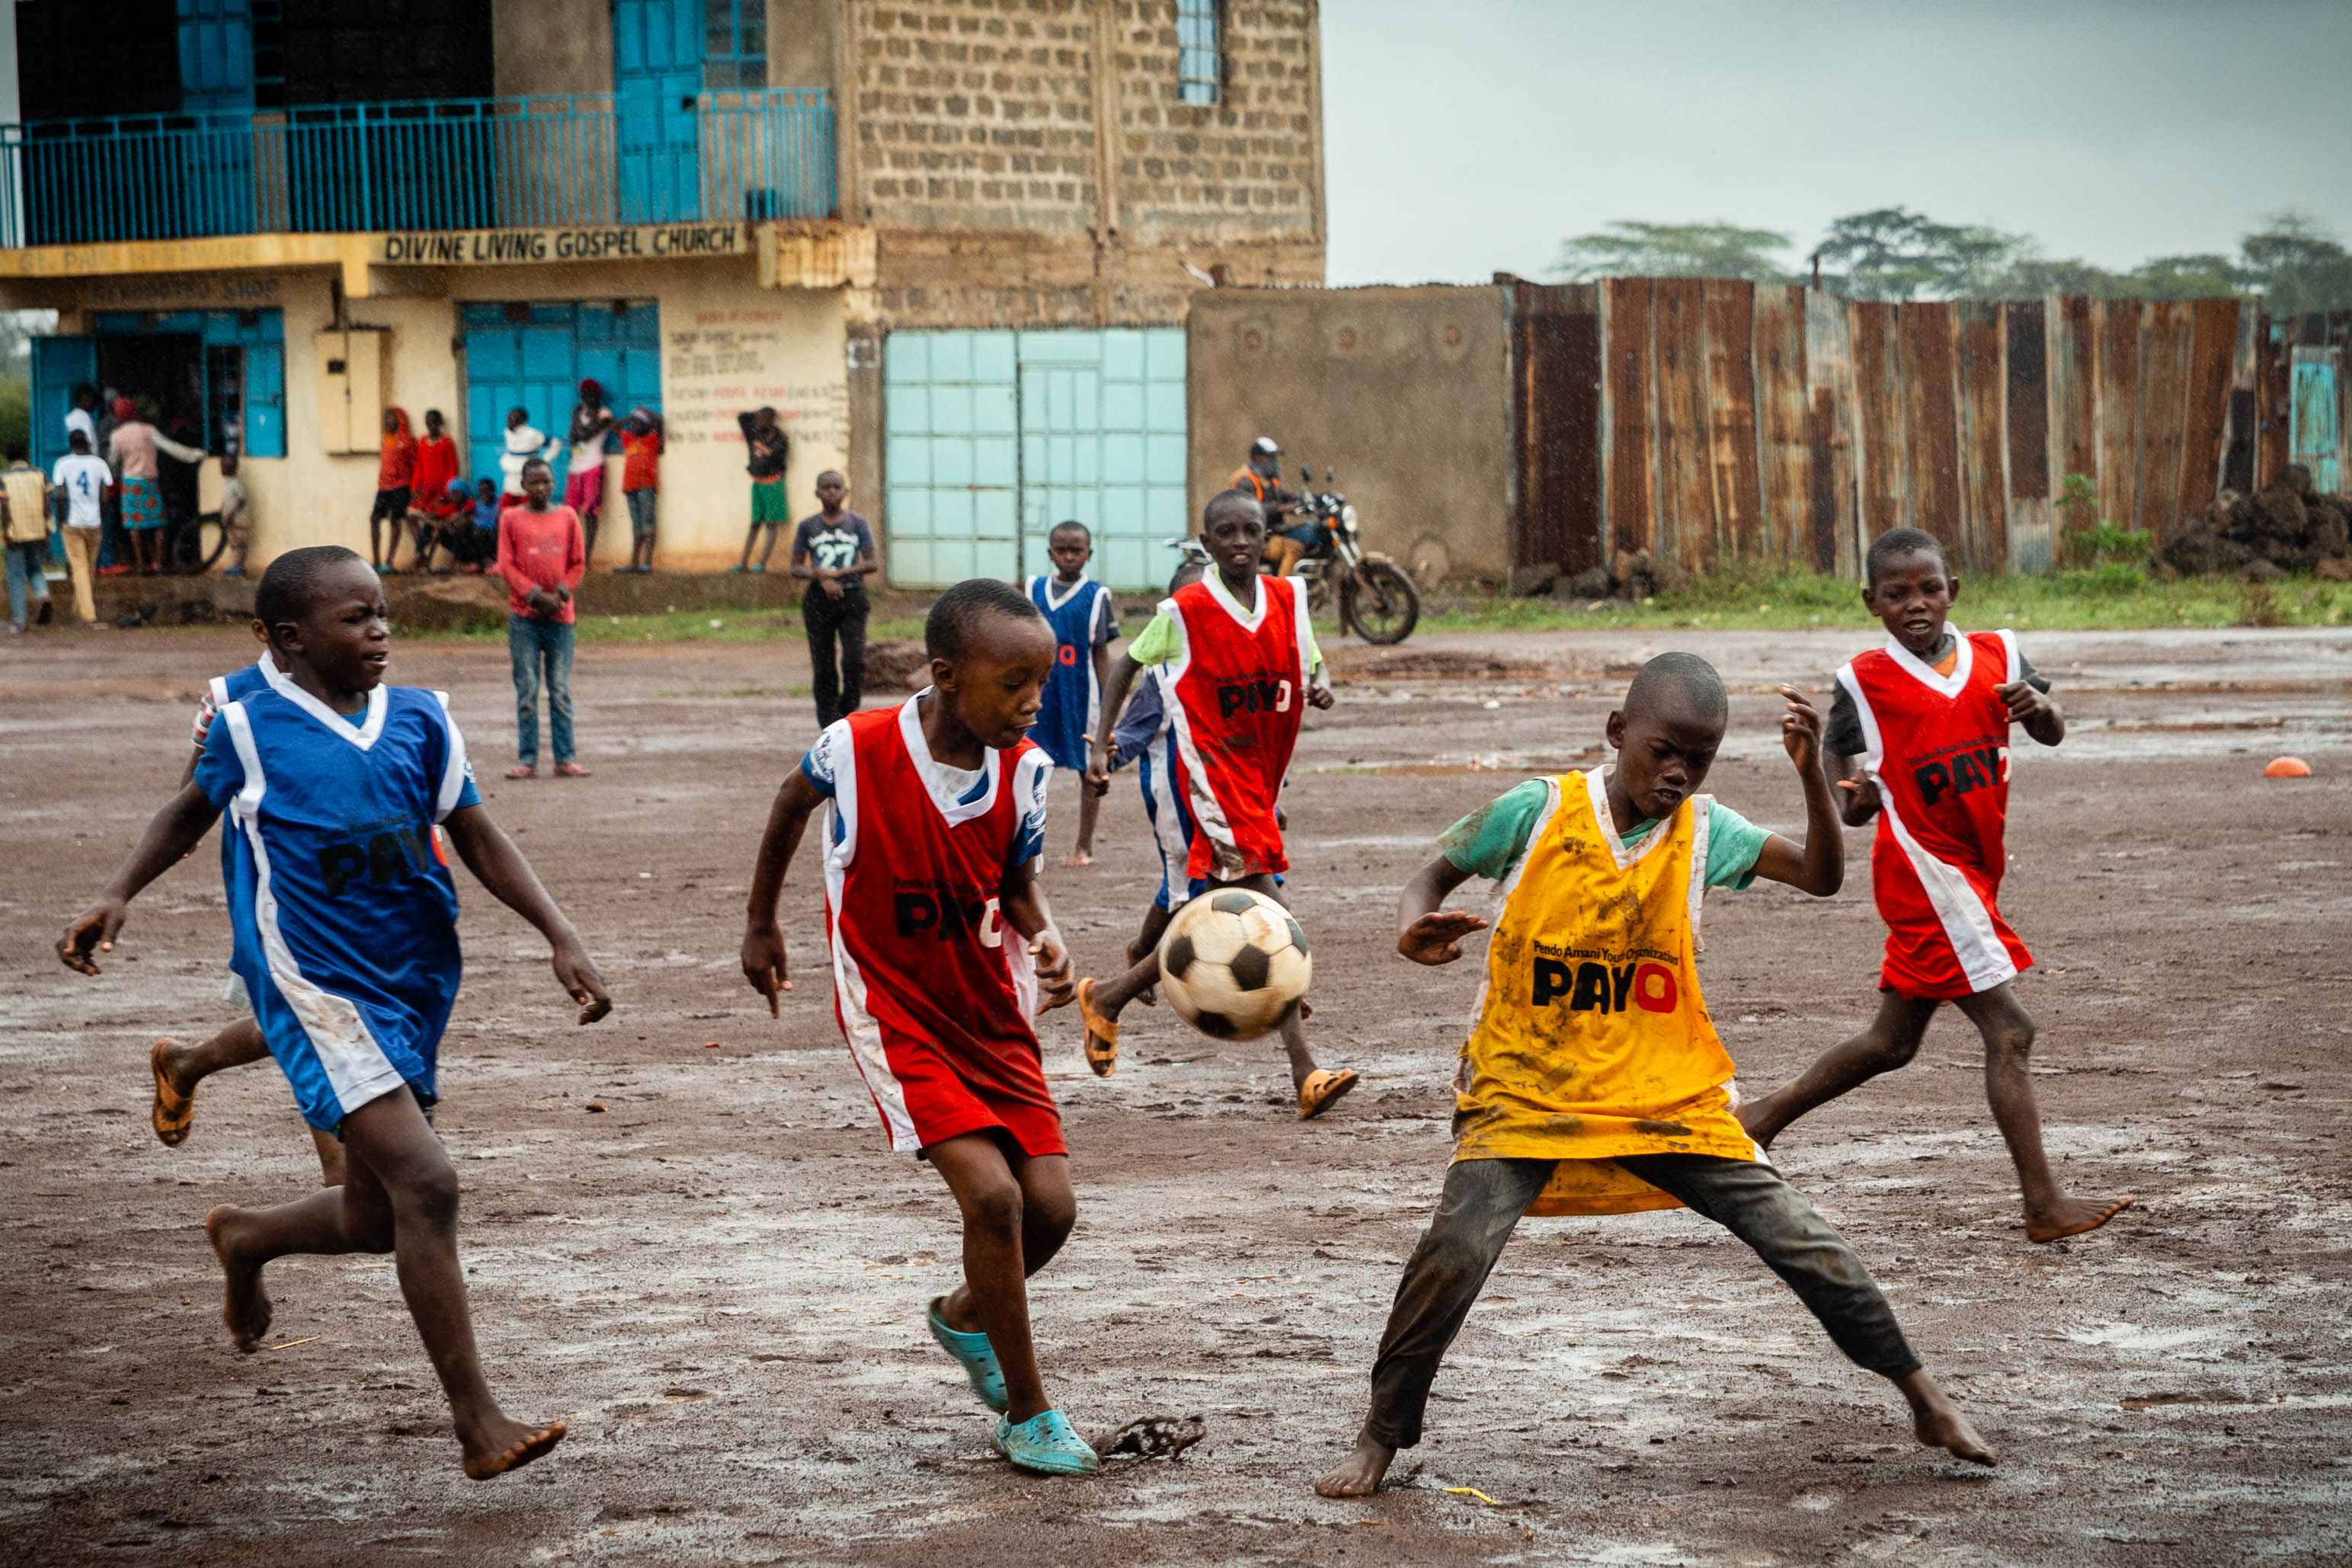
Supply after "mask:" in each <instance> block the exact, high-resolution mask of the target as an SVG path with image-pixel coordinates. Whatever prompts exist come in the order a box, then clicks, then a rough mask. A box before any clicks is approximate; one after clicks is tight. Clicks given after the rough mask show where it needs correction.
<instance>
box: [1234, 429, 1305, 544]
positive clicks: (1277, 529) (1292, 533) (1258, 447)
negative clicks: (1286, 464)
mask: <svg viewBox="0 0 2352 1568" xmlns="http://www.w3.org/2000/svg"><path fill="white" fill-rule="evenodd" d="M1281 479H1282V448H1281V447H1278V446H1276V445H1275V441H1274V437H1271V436H1261V437H1258V438H1257V439H1256V440H1255V441H1253V442H1251V443H1250V449H1249V460H1248V461H1247V462H1246V463H1244V465H1243V466H1242V467H1241V468H1237V469H1235V470H1234V477H1233V478H1232V479H1227V480H1226V481H1225V488H1226V489H1229V490H1239V491H1241V492H1242V494H1244V495H1245V496H1247V497H1249V498H1250V499H1251V500H1255V502H1257V503H1258V505H1260V506H1262V507H1264V508H1265V522H1266V533H1267V537H1266V542H1265V561H1266V563H1268V564H1269V565H1271V566H1272V567H1273V568H1274V574H1275V575H1276V576H1277V577H1287V576H1289V575H1290V574H1291V572H1292V570H1293V569H1294V568H1296V567H1297V564H1298V563H1299V562H1300V561H1302V560H1304V559H1305V558H1306V557H1307V554H1308V553H1309V552H1311V551H1312V550H1313V549H1314V548H1315V546H1316V544H1317V543H1318V541H1319V538H1320V530H1321V524H1320V523H1319V522H1318V521H1317V520H1316V519H1315V518H1313V517H1312V516H1309V517H1307V518H1305V519H1304V520H1303V521H1293V522H1291V523H1290V524H1289V525H1288V526H1281V524H1282V522H1283V520H1284V519H1286V518H1294V517H1296V515H1297V512H1298V510H1299V502H1300V500H1301V498H1300V497H1299V496H1298V495H1297V492H1295V491H1292V490H1286V489H1283V488H1282V485H1281V482H1280V481H1281Z"/></svg>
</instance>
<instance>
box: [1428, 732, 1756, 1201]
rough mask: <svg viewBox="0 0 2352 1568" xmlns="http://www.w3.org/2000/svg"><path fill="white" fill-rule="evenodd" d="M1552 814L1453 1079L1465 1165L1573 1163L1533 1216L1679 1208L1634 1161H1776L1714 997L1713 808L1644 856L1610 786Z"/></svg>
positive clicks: (1577, 792)
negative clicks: (1748, 1120)
mask: <svg viewBox="0 0 2352 1568" xmlns="http://www.w3.org/2000/svg"><path fill="white" fill-rule="evenodd" d="M1547 782H1548V783H1549V785H1550V788H1551V804H1550V805H1549V808H1548V809H1547V810H1546V812H1545V815H1544V817H1543V819H1542V821H1541V822H1539V823H1538V825H1537V827H1536V830H1535V834H1534V836H1533V837H1531V838H1530V839H1529V840H1528V852H1527V854H1526V855H1525V856H1523V857H1522V858H1520V861H1519V864H1518V866H1517V868H1516V869H1515V870H1513V872H1512V873H1511V875H1510V877H1509V878H1508V879H1507V880H1506V881H1505V882H1504V884H1503V887H1502V889H1501V890H1500V897H1501V900H1502V913H1501V915H1500V917H1499V918H1497V919H1496V921H1495V934H1494V939H1493V941H1492V942H1491V943H1490V944H1489V946H1488V949H1487V953H1486V992H1485V994H1484V995H1483V996H1482V997H1481V998H1480V999H1479V1007H1478V1021H1477V1024H1476V1026H1475V1028H1474V1029H1473V1030H1472V1031H1471V1035H1470V1038H1469V1040H1468V1041H1467V1042H1466V1043H1465V1045H1464V1046H1463V1047H1462V1061H1461V1066H1460V1068H1459V1069H1458V1070H1457V1071H1456V1073H1455V1075H1454V1141H1455V1142H1454V1158H1455V1159H1456V1160H1496V1159H1516V1160H1558V1161H1560V1162H1561V1164H1560V1166H1559V1170H1558V1171H1556V1172H1555V1173H1553V1175H1552V1179H1551V1182H1550V1184H1549V1185H1547V1186H1546V1187H1545V1188H1544V1190H1543V1193H1542V1194H1541V1195H1540V1196H1538V1198H1537V1199H1536V1201H1535V1203H1534V1205H1532V1206H1531V1207H1530V1208H1529V1209H1528V1213H1530V1214H1551V1215H1561V1214H1631V1213H1633V1212H1634V1211H1636V1210H1640V1209H1658V1208H1675V1207H1678V1206H1680V1205H1679V1204H1678V1202H1677V1200H1675V1199H1674V1198H1671V1197H1668V1196H1667V1195H1666V1194H1664V1193H1663V1192H1660V1191H1659V1190H1658V1189H1657V1188H1655V1187H1654V1186H1652V1185H1650V1184H1648V1183H1647V1182H1644V1181H1643V1180H1641V1179H1640V1178H1639V1177H1637V1176H1635V1175H1633V1173H1630V1172H1628V1171H1626V1170H1625V1169H1624V1168H1623V1167H1622V1166H1620V1165H1618V1164H1617V1163H1615V1161H1616V1158H1617V1157H1618V1156H1619V1155H1623V1154H1715V1155H1720V1156H1722V1157H1723V1158H1726V1159H1732V1160H1754V1159H1759V1158H1761V1157H1762V1156H1761V1155H1760V1153H1759V1152H1758V1150H1757V1148H1756V1145H1755V1143H1754V1142H1752V1141H1751V1140H1750V1139H1749V1138H1748V1134H1747V1133H1746V1131H1743V1130H1742V1129H1741V1128H1740V1125H1739V1122H1738V1119H1737V1118H1735V1117H1734V1116H1733V1115H1732V1114H1731V1107H1732V1105H1733V1103H1734V1100H1733V1095H1734V1090H1733V1089H1732V1082H1731V1079H1732V1066H1731V1058H1730V1056H1729V1055H1728V1054H1727V1052H1726V1051H1725V1050H1724V1048H1723V1042H1722V1040H1721V1039H1719V1038H1717V1035H1716V1032H1715V1024H1714V1022H1713V1020H1712V1019H1710V1018H1709V1017H1708V1016H1707V1011H1706V998H1705V997H1703V996H1702V995H1701V994H1700V993H1699V985H1698V962H1697V948H1698V920H1699V900H1700V896H1701V894H1702V893H1703V892H1704V891H1705V890H1706V876H1705V868H1706V822H1707V810H1708V806H1709V805H1710V802H1709V800H1708V798H1707V797H1706V796H1705V795H1698V796H1696V797H1694V798H1692V799H1690V800H1687V801H1685V802H1684V803H1683V804H1682V805H1681V807H1680V808H1679V809H1677V810H1676V811H1675V815H1674V816H1673V817H1672V818H1670V819H1669V820H1667V821H1666V822H1664V823H1661V824H1660V825H1659V826H1657V827H1656V828H1654V830H1652V832H1651V833H1650V835H1649V837H1647V838H1645V839H1643V841H1642V844H1641V846H1640V847H1638V848H1635V849H1631V850H1629V849H1627V848H1626V847H1624V842H1623V840H1622V838H1620V837H1618V835H1617V833H1616V831H1615V829H1614V827H1613V826H1612V823H1611V819H1610V813H1609V797H1608V793H1607V788H1608V786H1607V784H1605V783H1604V781H1603V779H1602V776H1601V770H1600V769H1598V768H1595V769H1593V770H1592V771H1591V773H1567V774H1563V775H1561V776H1560V777H1559V778H1556V779H1551V780H1549V781H1547Z"/></svg>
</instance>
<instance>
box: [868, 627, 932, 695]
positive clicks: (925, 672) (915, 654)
mask: <svg viewBox="0 0 2352 1568" xmlns="http://www.w3.org/2000/svg"><path fill="white" fill-rule="evenodd" d="M930 679H931V661H930V658H929V656H928V655H927V654H925V653H924V652H923V645H922V644H921V643H919V642H904V641H899V640H896V639H890V640H885V641H882V642H877V643H868V644H866V690H868V691H919V690H920V689H923V688H924V687H925V686H928V685H929V684H930Z"/></svg>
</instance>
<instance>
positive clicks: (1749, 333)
mask: <svg viewBox="0 0 2352 1568" xmlns="http://www.w3.org/2000/svg"><path fill="white" fill-rule="evenodd" d="M1702 297H1703V302H1704V309H1705V310H1706V451H1707V471H1708V477H1709V479H1711V480H1712V482H1713V487H1714V490H1715V529H1716V532H1715V545H1716V550H1717V558H1720V557H1728V558H1730V559H1733V560H1738V561H1754V560H1757V559H1759V556H1760V555H1761V554H1762V552H1763V540H1762V524H1763V517H1762V513H1763V510H1764V500H1763V480H1762V477H1761V476H1760V474H1759V472H1758V464H1757V458H1756V285H1755V284H1753V283H1750V282H1748V281H1746V280H1745V279H1723V278H1710V279H1707V280H1706V285H1705V288H1704V289H1703V296H1702Z"/></svg>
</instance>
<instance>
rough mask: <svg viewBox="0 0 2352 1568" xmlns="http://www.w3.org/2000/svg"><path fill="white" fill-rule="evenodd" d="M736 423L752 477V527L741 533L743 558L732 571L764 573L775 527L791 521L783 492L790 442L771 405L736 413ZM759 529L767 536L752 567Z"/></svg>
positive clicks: (773, 544)
mask: <svg viewBox="0 0 2352 1568" xmlns="http://www.w3.org/2000/svg"><path fill="white" fill-rule="evenodd" d="M735 423H736V424H737V425H738V426H741V427H742V431H743V447H744V450H745V452H746V453H747V454H748V455H747V456H746V457H745V458H744V460H743V468H744V469H745V471H746V472H748V473H749V474H750V475H751V528H750V529H749V530H748V531H746V532H745V533H744V535H743V559H742V560H740V561H738V562H737V563H735V570H736V571H738V572H765V571H766V570H767V569H768V557H769V556H770V555H772V554H773V553H775V549H776V530H778V529H779V528H782V526H783V525H784V524H785V523H788V522H790V521H792V520H793V506H792V498H791V497H790V496H788V495H786V494H785V493H784V465H785V462H786V459H787V458H789V457H790V456H791V454H792V442H791V440H790V439H789V438H788V437H786V436H785V435H784V427H783V426H782V425H781V424H779V423H777V419H776V411H775V410H774V409H772V408H762V409H761V410H760V411H759V412H757V413H756V414H738V415H737V416H735ZM762 529H765V530H766V531H767V535H766V538H765V539H764V540H763V541H762V542H761V545H760V563H759V564H758V565H757V566H754V565H752V564H751V542H752V541H753V540H755V539H760V538H761V530H762Z"/></svg>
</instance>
